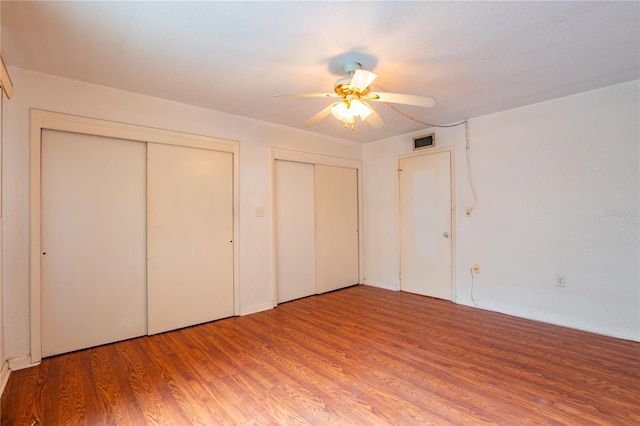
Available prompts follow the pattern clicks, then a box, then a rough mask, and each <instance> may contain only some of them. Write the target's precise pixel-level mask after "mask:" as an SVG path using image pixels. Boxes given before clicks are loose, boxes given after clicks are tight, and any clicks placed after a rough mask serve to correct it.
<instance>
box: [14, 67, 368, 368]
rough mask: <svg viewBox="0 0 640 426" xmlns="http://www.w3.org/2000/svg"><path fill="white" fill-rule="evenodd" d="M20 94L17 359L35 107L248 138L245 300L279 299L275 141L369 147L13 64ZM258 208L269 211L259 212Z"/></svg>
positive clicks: (251, 307) (341, 150)
mask: <svg viewBox="0 0 640 426" xmlns="http://www.w3.org/2000/svg"><path fill="white" fill-rule="evenodd" d="M10 73H11V77H12V80H13V83H14V86H15V95H14V98H13V99H12V100H11V102H10V103H7V104H5V111H4V120H5V140H4V155H3V158H2V162H3V167H4V181H3V183H2V184H3V196H4V198H3V213H4V215H3V216H4V223H3V230H4V241H3V243H4V247H3V248H4V250H3V259H2V261H3V265H4V271H3V273H4V284H5V294H4V296H5V300H4V307H5V326H6V330H5V332H6V333H5V338H6V339H5V340H6V356H7V358H9V359H15V358H20V357H26V356H28V355H29V353H30V344H29V342H30V335H29V332H30V324H29V311H30V310H29V305H30V304H29V109H30V108H37V109H42V110H48V111H54V112H61V113H68V114H74V115H81V116H85V117H92V118H99V119H103V120H112V121H118V122H124V123H131V124H137V125H142V126H150V127H156V128H163V129H170V130H176V131H183V132H189V133H195V134H202V135H208V136H213V137H219V138H225V139H232V140H237V141H239V142H240V224H239V226H240V307H241V313H242V314H244V313H249V312H254V311H257V310H262V309H267V308H269V307H271V306H273V304H272V303H273V294H272V289H273V284H272V282H271V277H272V274H271V268H272V253H271V250H272V242H271V206H270V201H271V183H270V182H271V181H270V166H271V164H270V161H271V148H272V147H280V148H287V149H295V150H299V151H306V152H311V153H319V154H327V155H333V156H339V157H345V158H351V159H361V155H362V146H361V145H360V144H356V143H351V142H345V141H341V140H337V139H333V138H328V137H323V136H321V135H318V134H314V133H310V132H304V131H299V130H295V129H290V128H286V127H283V126H276V125H272V124H268V123H264V122H260V121H255V120H249V119H245V118H241V117H237V116H232V115H228V114H223V113H219V112H215V111H211V110H206V109H203V108H197V107H193V106H189V105H184V104H179V103H176V102H170V101H166V100H162V99H157V98H151V97H148V96H141V95H137V94H134V93H129V92H124V91H120V90H115V89H110V88H106V87H101V86H96V85H91V84H85V83H81V82H78V81H74V80H68V79H63V78H58V77H55V76H51V75H46V74H41V73H36V72H32V71H27V70H23V69H19V68H11V69H10ZM255 207H264V208H265V216H264V217H255V216H253V212H254V211H255Z"/></svg>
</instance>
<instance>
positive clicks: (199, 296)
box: [147, 143, 234, 334]
mask: <svg viewBox="0 0 640 426" xmlns="http://www.w3.org/2000/svg"><path fill="white" fill-rule="evenodd" d="M147 151H148V164H147V169H148V170H147V179H148V183H147V185H148V186H147V188H148V190H147V192H148V206H147V214H148V231H147V233H148V236H147V238H148V246H147V247H148V248H147V250H148V315H149V317H148V321H149V323H148V328H149V334H155V333H160V332H163V331H168V330H173V329H177V328H181V327H186V326H189V325H194V324H199V323H203V322H207V321H212V320H216V319H220V318H225V317H229V316H232V315H233V313H234V312H233V306H234V303H233V154H231V153H226V152H218V151H210V150H205V149H196V148H187V147H178V146H171V145H161V144H155V143H150V144H148V148H147Z"/></svg>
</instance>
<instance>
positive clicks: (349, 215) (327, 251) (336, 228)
mask: <svg viewBox="0 0 640 426" xmlns="http://www.w3.org/2000/svg"><path fill="white" fill-rule="evenodd" d="M315 212H316V215H315V216H316V218H315V222H316V290H317V292H318V293H324V292H327V291H331V290H336V289H339V288H343V287H347V286H350V285H352V284H358V281H359V279H358V175H357V170H356V169H348V168H344V167H334V166H324V165H319V164H316V165H315Z"/></svg>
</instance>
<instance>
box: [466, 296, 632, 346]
mask: <svg viewBox="0 0 640 426" xmlns="http://www.w3.org/2000/svg"><path fill="white" fill-rule="evenodd" d="M457 303H459V304H461V305H467V306H471V307H474V308H479V309H484V310H486V311H492V312H499V313H501V314H506V315H511V316H514V317H519V318H524V319H529V320H533V321H539V322H544V323H547V324H553V325H558V326H561V327H567V328H573V329H575V330H580V331H587V332H589V333H594V334H601V335H603V336H609V337H615V338H617V339H624V340H632V341H635V342H640V334H638V332H637V331H633V330H627V329H621V328H616V327H611V326H608V325H604V324H596V323H590V322H585V321H576V320H571V319H567V318H559V317H558V316H555V315H551V314H547V313H544V312H536V311H530V310H526V311H525V310H519V309H514V308H513V307H511V306H501V305H499V304H493V303H490V302H486V301H484V302H481V303H478V302H477V301H476V302H475V303H473V302H472V301H470V300H458V301H457Z"/></svg>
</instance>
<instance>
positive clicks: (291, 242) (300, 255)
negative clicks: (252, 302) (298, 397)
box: [274, 160, 316, 303]
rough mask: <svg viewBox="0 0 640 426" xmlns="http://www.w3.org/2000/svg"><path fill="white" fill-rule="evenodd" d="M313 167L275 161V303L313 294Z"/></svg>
mask: <svg viewBox="0 0 640 426" xmlns="http://www.w3.org/2000/svg"><path fill="white" fill-rule="evenodd" d="M313 167H314V166H313V164H308V163H297V162H293V161H282V160H276V161H275V166H274V173H275V213H276V235H277V238H276V276H277V293H278V297H277V301H278V303H283V302H288V301H290V300H294V299H299V298H301V297H306V296H311V295H312V294H315V293H316V266H315V263H316V251H315V202H314V192H313V191H314V190H313V188H314V183H313V180H314V172H313Z"/></svg>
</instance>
